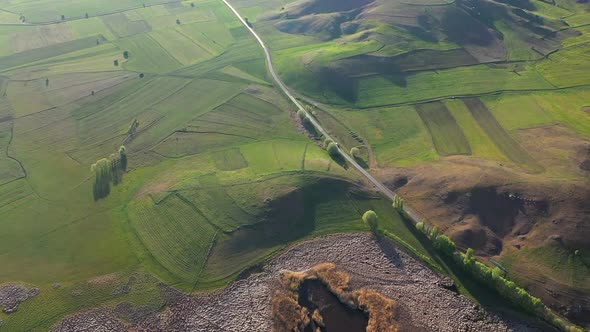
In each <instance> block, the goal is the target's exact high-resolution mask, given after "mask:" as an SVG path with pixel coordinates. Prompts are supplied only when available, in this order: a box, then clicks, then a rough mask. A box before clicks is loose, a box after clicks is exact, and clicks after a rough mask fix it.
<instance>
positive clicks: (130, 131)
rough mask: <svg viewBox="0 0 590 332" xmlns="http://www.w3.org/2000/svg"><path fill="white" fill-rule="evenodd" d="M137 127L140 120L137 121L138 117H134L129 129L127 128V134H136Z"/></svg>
mask: <svg viewBox="0 0 590 332" xmlns="http://www.w3.org/2000/svg"><path fill="white" fill-rule="evenodd" d="M137 127H139V121H137V119H133V122H131V125H130V126H129V129H127V135H129V136H133V135H135V132H136V131H137Z"/></svg>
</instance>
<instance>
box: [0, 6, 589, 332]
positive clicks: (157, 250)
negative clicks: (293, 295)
mask: <svg viewBox="0 0 590 332" xmlns="http://www.w3.org/2000/svg"><path fill="white" fill-rule="evenodd" d="M235 2H236V5H237V6H238V9H239V10H240V11H241V12H242V11H243V13H244V15H247V16H248V18H249V21H250V22H253V24H254V28H255V29H256V30H257V31H259V32H260V34H261V36H262V37H263V38H264V40H265V41H266V42H267V44H268V46H269V47H270V49H271V50H272V55H273V61H274V63H275V66H276V68H277V69H278V71H279V74H280V75H281V77H282V78H283V79H284V80H285V82H286V83H287V84H289V85H290V86H291V87H292V88H293V89H294V90H295V91H297V92H298V93H301V94H302V95H304V96H307V97H310V98H313V99H314V100H317V101H318V102H321V103H325V104H326V105H323V106H321V109H312V111H313V112H314V114H315V116H316V118H318V119H319V121H320V122H322V124H324V125H325V126H326V127H327V129H329V131H331V132H332V133H333V134H334V135H335V136H336V137H338V139H339V141H341V142H342V145H343V146H344V147H345V148H347V149H350V148H352V147H361V148H363V151H368V149H367V148H369V147H370V149H371V150H370V151H371V156H372V158H373V159H374V160H373V161H374V166H375V167H377V168H379V167H410V166H415V165H419V164H423V163H428V162H436V161H437V160H440V159H444V158H445V157H448V156H452V155H457V154H460V155H470V156H473V157H476V158H482V159H489V160H497V161H501V162H505V163H511V164H512V165H514V166H516V167H520V168H521V169H522V170H524V171H526V172H541V171H542V167H541V166H540V165H539V163H538V162H537V161H536V160H534V158H533V157H531V156H530V155H529V154H528V153H527V151H526V150H524V148H523V147H522V146H521V145H522V142H519V141H518V140H517V138H515V137H516V135H515V133H516V132H517V131H519V130H525V129H529V128H535V127H539V126H549V125H560V126H564V127H566V128H568V129H569V130H571V131H572V132H574V133H576V134H577V135H580V136H582V137H586V138H587V137H589V136H590V117H586V118H583V117H582V118H581V117H580V113H581V112H582V111H581V109H582V108H583V107H584V106H589V105H590V103H588V97H589V96H590V88H589V86H590V77H589V76H588V73H589V72H590V71H588V70H584V68H586V67H585V66H586V65H587V63H588V61H585V59H586V58H585V57H587V51H588V50H589V49H588V47H590V46H588V43H587V41H588V34H589V33H590V30H588V29H586V28H580V29H579V31H580V35H577V36H573V37H568V38H565V39H564V40H563V46H564V47H563V49H559V50H558V51H556V52H553V53H551V54H547V55H546V56H540V55H539V54H538V52H537V51H534V50H533V49H532V48H531V45H529V44H527V43H526V42H524V41H523V40H522V38H520V37H519V36H518V35H517V32H514V31H515V30H511V27H512V26H510V25H506V24H505V25H502V23H498V22H496V23H494V24H495V26H497V27H498V29H499V30H501V31H502V32H503V33H505V36H504V41H505V45H506V47H508V49H507V50H506V52H507V53H506V54H508V57H507V59H505V60H501V61H491V60H489V59H488V58H486V57H490V55H489V54H486V53H485V52H483V51H481V49H480V48H469V47H464V46H463V45H462V44H461V42H460V41H458V40H456V39H453V38H447V39H444V40H442V39H441V40H436V38H438V37H440V36H438V35H436V34H435V35H429V34H426V35H425V32H424V31H422V30H420V29H417V27H418V26H417V25H416V24H418V23H417V22H418V19H417V17H418V16H419V15H420V13H421V12H422V11H424V10H426V11H429V13H431V14H432V15H434V16H436V17H439V16H440V15H442V10H443V9H444V8H446V7H447V6H451V5H452V3H450V2H449V3H447V2H444V3H442V2H438V3H436V5H435V6H433V3H432V1H429V0H424V1H421V2H420V3H418V4H414V5H412V6H410V5H408V4H403V3H401V2H397V1H394V2H392V3H391V4H385V5H384V6H385V7H386V8H385V9H387V10H390V9H391V8H393V9H395V10H398V9H399V10H402V11H403V13H404V15H400V17H394V18H392V21H391V22H385V23H384V22H383V21H379V20H374V22H373V20H371V21H372V22H371V24H370V29H369V30H370V31H368V32H363V31H349V32H346V33H344V32H343V33H342V35H341V36H338V37H337V38H332V39H329V40H328V39H327V37H326V35H325V32H326V30H325V29H324V28H323V27H325V26H324V25H321V24H319V25H313V24H310V25H309V26H312V27H316V28H317V27H318V26H319V28H318V29H317V31H304V33H288V32H285V31H281V30H280V29H278V28H277V26H276V25H275V23H277V22H276V20H275V19H272V15H271V14H276V13H277V12H280V8H281V7H282V6H286V7H287V9H289V8H290V7H289V6H290V5H289V3H291V1H288V2H285V1H276V0H266V1H263V2H260V1H250V0H243V1H235ZM560 2H563V3H564V5H563V6H561V7H560V9H554V8H553V7H551V6H549V5H544V6H541V7H540V9H539V11H540V12H542V15H543V16H544V17H548V18H549V19H550V20H549V21H550V22H549V23H551V24H553V25H557V24H559V23H555V22H557V21H558V20H559V19H563V20H565V21H567V22H568V23H569V24H570V25H571V26H575V25H579V24H583V23H584V22H586V21H585V20H587V19H588V17H589V16H588V15H587V13H585V12H583V11H582V10H581V9H580V6H578V5H576V4H574V3H573V1H571V0H561V1H560ZM232 3H233V2H232ZM387 6H391V8H390V7H387ZM0 9H2V11H0V229H1V232H0V266H1V268H0V285H1V284H4V283H8V282H21V283H25V284H28V285H34V286H35V287H39V288H40V294H39V296H37V297H35V298H33V299H31V300H28V301H26V302H25V303H23V304H22V305H21V307H20V309H19V310H18V311H17V312H16V313H13V314H10V315H8V314H4V313H0V319H1V320H2V321H3V323H2V325H1V328H0V329H1V330H2V331H46V330H48V329H49V328H50V327H51V326H53V325H54V324H55V323H56V322H57V321H59V320H60V319H61V318H63V317H64V316H65V315H67V314H70V313H73V312H75V311H79V310H83V309H87V308H91V307H96V306H99V305H116V304H117V303H120V302H123V301H127V302H130V303H133V304H136V305H142V306H148V307H153V308H161V307H162V306H163V305H164V303H163V295H162V294H161V292H160V288H159V287H158V282H159V281H160V280H164V281H165V282H167V283H169V284H171V285H175V286H177V287H179V288H181V289H183V290H185V291H201V290H206V289H214V288H219V287H223V286H225V285H227V284H228V283H229V282H231V281H233V280H235V279H236V277H237V276H238V275H239V274H240V273H241V272H242V271H244V270H246V269H248V268H250V267H252V266H254V265H256V264H260V263H261V262H263V261H265V260H266V259H268V258H269V257H271V256H272V255H274V254H276V253H277V252H279V251H280V250H281V249H283V248H285V247H286V246H288V245H289V244H291V243H293V242H295V241H301V240H303V239H306V238H309V237H312V236H319V235H325V234H329V233H335V232H352V231H367V230H368V229H367V226H366V225H365V224H363V223H362V222H361V218H360V217H361V215H362V214H363V213H364V212H365V211H366V210H368V209H373V210H375V211H377V213H378V214H379V216H380V218H381V223H380V227H382V228H384V229H386V230H388V231H389V232H391V233H393V234H395V235H396V236H398V237H399V238H400V239H401V240H402V241H404V243H405V244H407V245H410V246H412V247H413V248H414V250H415V251H416V252H418V253H419V254H421V255H425V256H426V257H432V256H431V253H432V251H431V250H430V248H429V247H428V245H427V244H424V242H423V241H422V240H421V239H420V238H419V237H416V236H415V232H414V230H413V229H410V228H409V227H408V225H407V224H406V222H405V221H403V220H402V218H401V217H400V216H399V215H398V214H397V212H395V210H394V209H393V208H392V207H391V204H390V202H388V201H386V200H384V199H382V198H381V197H380V196H379V195H377V194H376V193H374V192H372V191H371V190H369V189H367V185H366V184H365V183H364V182H363V179H362V178H361V176H360V175H359V174H357V173H356V172H355V171H354V170H352V169H350V168H346V167H343V166H342V165H341V164H339V163H337V162H335V161H334V160H332V159H331V158H330V157H329V156H328V154H327V153H326V152H325V150H324V149H323V148H322V147H321V146H320V144H319V143H318V142H317V141H315V140H312V139H310V138H309V137H308V135H307V134H306V133H304V132H302V130H300V128H301V126H300V124H299V120H298V119H297V117H296V116H295V115H294V112H293V111H294V106H293V105H291V104H290V103H288V101H287V100H286V99H285V98H284V97H283V96H282V95H281V93H280V92H279V91H278V90H277V89H276V88H274V87H273V85H272V80H271V79H270V78H269V77H268V75H267V71H266V67H265V64H264V58H263V53H262V51H261V49H260V47H259V45H258V44H257V43H256V41H255V40H254V39H253V38H252V37H251V36H250V35H249V33H248V31H247V30H246V29H245V28H244V27H243V26H241V24H240V22H239V21H238V20H237V19H236V18H235V17H234V15H233V14H232V13H231V11H229V10H228V8H227V7H225V5H224V4H223V2H221V1H217V0H203V1H194V2H191V1H178V2H168V1H163V0H146V1H138V0H120V1H116V2H115V1H103V2H100V3H99V2H92V1H88V0H79V1H74V2H72V1H65V0H42V1H36V2H31V1H24V0H10V1H8V0H0ZM385 9H384V10H385ZM269 13H270V14H269ZM570 14H571V15H570ZM62 15H63V17H62ZM319 16H322V17H324V16H325V15H319ZM324 18H325V17H324ZM353 23H354V22H353ZM422 23H423V24H426V23H424V22H422ZM549 23H548V24H549ZM396 24H409V26H412V25H414V26H416V29H410V30H407V29H404V28H400V27H399V26H398V25H396ZM283 29H284V30H285V29H291V27H284V28H283ZM350 29H352V25H351V28H350ZM571 29H575V28H571ZM292 31H293V30H291V32H292ZM440 31H442V30H440ZM440 31H439V32H437V34H440V33H442V32H440ZM577 31H578V30H577ZM511 33H512V35H511ZM385 35H387V36H389V37H391V39H383V38H380V37H379V38H378V36H385ZM375 36H377V37H375ZM373 37H374V38H373ZM435 37H436V38H435ZM433 38H434V39H433ZM384 40H385V41H384ZM386 40H389V41H391V40H394V41H396V42H387V41H386ZM541 46H543V47H546V48H548V47H549V46H547V45H545V44H543V45H541ZM541 46H537V47H538V48H539V49H541ZM416 50H426V51H424V52H418V53H411V52H415V51H416ZM409 52H410V53H409ZM482 54H483V55H482ZM414 55H415V56H414ZM429 57H439V58H437V59H436V60H437V61H430V58H429ZM482 59H483V60H482ZM359 61H362V63H366V64H367V65H366V66H355V64H358V63H359ZM332 65H333V66H336V67H334V68H332V67H330V66H332ZM357 67H358V68H361V69H362V70H359V71H354V70H351V69H350V68H357ZM326 68H327V69H326ZM384 68H385V69H384ZM384 70H385V71H384ZM341 74H344V76H339V75H341ZM318 75H319V76H318ZM583 115H585V114H583ZM134 124H137V125H136V126H137V128H136V129H135V130H133V131H131V130H130V128H131V127H133V126H134ZM121 145H124V146H125V147H126V149H127V155H128V160H129V161H128V167H127V172H126V173H125V174H124V176H123V178H122V181H121V182H120V183H118V184H117V185H112V186H111V192H110V195H109V196H108V197H106V198H104V199H100V200H94V199H93V189H92V188H93V182H94V174H93V173H92V171H91V165H93V164H94V163H96V162H97V161H98V160H100V159H102V158H109V156H110V155H111V154H114V153H116V152H117V151H118V149H119V147H120V146H121ZM363 153H365V152H363ZM549 254H550V253H549ZM549 254H548V255H549ZM121 289H124V291H120V290H121Z"/></svg>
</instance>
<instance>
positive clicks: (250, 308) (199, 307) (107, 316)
mask: <svg viewBox="0 0 590 332" xmlns="http://www.w3.org/2000/svg"><path fill="white" fill-rule="evenodd" d="M323 262H332V263H335V264H336V265H337V268H338V270H341V271H344V272H347V273H349V274H350V275H351V283H350V286H351V287H352V288H359V287H367V288H373V289H376V290H379V291H381V292H382V293H384V294H385V295H387V296H389V297H391V298H393V299H395V300H397V301H398V304H399V305H400V308H401V310H400V311H401V317H400V320H401V321H402V322H403V323H404V331H478V332H483V331H540V330H538V329H535V328H533V327H531V326H528V325H526V324H525V323H521V322H516V321H510V320H507V319H503V318H502V317H500V316H498V315H496V314H493V313H489V312H486V311H485V310H483V309H480V308H479V307H477V306H476V305H474V304H473V303H472V302H470V301H469V300H468V299H467V298H466V297H464V296H462V295H458V294H456V293H454V292H453V291H451V290H448V289H446V288H444V287H443V285H448V279H446V278H443V277H441V276H439V275H437V274H435V273H433V272H432V271H431V270H430V269H428V268H426V267H424V266H423V265H422V264H420V263H419V262H418V261H416V260H415V259H413V258H412V257H410V256H408V255H406V254H405V253H403V252H401V251H398V250H396V248H395V247H394V246H393V245H391V243H389V242H385V243H381V245H380V244H378V243H377V242H376V241H375V240H374V239H373V238H372V237H371V236H370V235H368V234H342V235H332V236H328V237H323V238H317V239H313V240H310V241H306V242H303V243H300V244H297V245H295V246H293V247H291V248H290V249H288V250H286V251H285V252H284V253H282V254H281V255H279V256H278V257H276V258H275V259H273V260H272V261H270V262H269V263H268V264H266V265H265V266H264V267H263V268H262V271H261V272H259V273H255V274H251V275H250V276H248V277H246V278H244V279H242V280H239V281H237V282H235V283H234V284H232V285H231V286H229V287H227V288H226V289H224V290H221V291H217V292H212V293H206V294H200V295H198V296H191V295H186V294H182V293H180V292H178V291H175V290H173V289H171V288H169V287H167V286H163V287H164V288H165V290H166V294H167V295H166V296H167V297H168V299H169V302H168V303H169V304H170V305H169V307H168V308H167V309H166V310H164V311H163V312H161V313H157V314H151V315H148V316H147V317H146V318H145V319H143V320H142V321H140V322H138V323H137V324H133V326H127V327H126V328H125V329H127V330H131V331H228V332H230V331H236V332H241V331H270V330H271V320H270V314H271V296H272V294H273V292H274V289H275V287H276V286H277V280H278V276H279V273H280V271H281V270H284V269H288V270H296V271H297V270H305V269H308V268H310V267H312V266H313V265H316V264H318V263H323ZM88 321H91V322H92V324H94V329H88V327H87V326H88V324H87V322H88ZM77 324H81V325H77ZM78 326H79V328H78ZM64 327H67V328H64ZM122 330H124V329H123V326H122V325H121V324H119V323H117V318H116V314H115V310H113V309H99V310H94V311H89V312H86V313H81V314H77V315H74V316H71V317H69V318H66V319H65V320H64V321H63V322H62V323H61V324H60V325H59V326H57V327H56V328H55V329H54V331H122Z"/></svg>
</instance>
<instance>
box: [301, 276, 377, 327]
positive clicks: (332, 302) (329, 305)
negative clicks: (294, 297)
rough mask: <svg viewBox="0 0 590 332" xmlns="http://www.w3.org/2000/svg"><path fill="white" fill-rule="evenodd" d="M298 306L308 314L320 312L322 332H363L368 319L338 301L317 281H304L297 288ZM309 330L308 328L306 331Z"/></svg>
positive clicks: (361, 313)
mask: <svg viewBox="0 0 590 332" xmlns="http://www.w3.org/2000/svg"><path fill="white" fill-rule="evenodd" d="M299 305H301V306H303V307H306V308H307V309H308V310H309V312H310V313H312V312H313V311H314V310H315V309H318V310H319V311H320V314H321V315H322V317H323V320H324V325H325V328H323V329H322V332H344V331H345V332H365V331H366V330H367V323H368V317H367V316H366V315H365V314H364V313H363V312H362V311H360V310H355V309H352V308H350V307H348V306H347V305H345V304H343V303H342V302H340V301H339V300H338V298H337V297H336V295H334V294H332V293H331V292H330V291H329V290H328V289H327V288H326V286H325V285H324V284H322V283H321V282H320V281H319V280H311V279H308V280H305V281H304V282H303V283H302V284H301V285H300V287H299ZM307 330H309V331H311V328H310V327H309V326H308V329H306V331H307Z"/></svg>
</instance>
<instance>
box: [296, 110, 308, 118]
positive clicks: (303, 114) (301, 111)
mask: <svg viewBox="0 0 590 332" xmlns="http://www.w3.org/2000/svg"><path fill="white" fill-rule="evenodd" d="M297 116H298V117H299V119H301V120H303V119H304V118H305V117H307V114H305V111H304V110H299V111H297Z"/></svg>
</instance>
